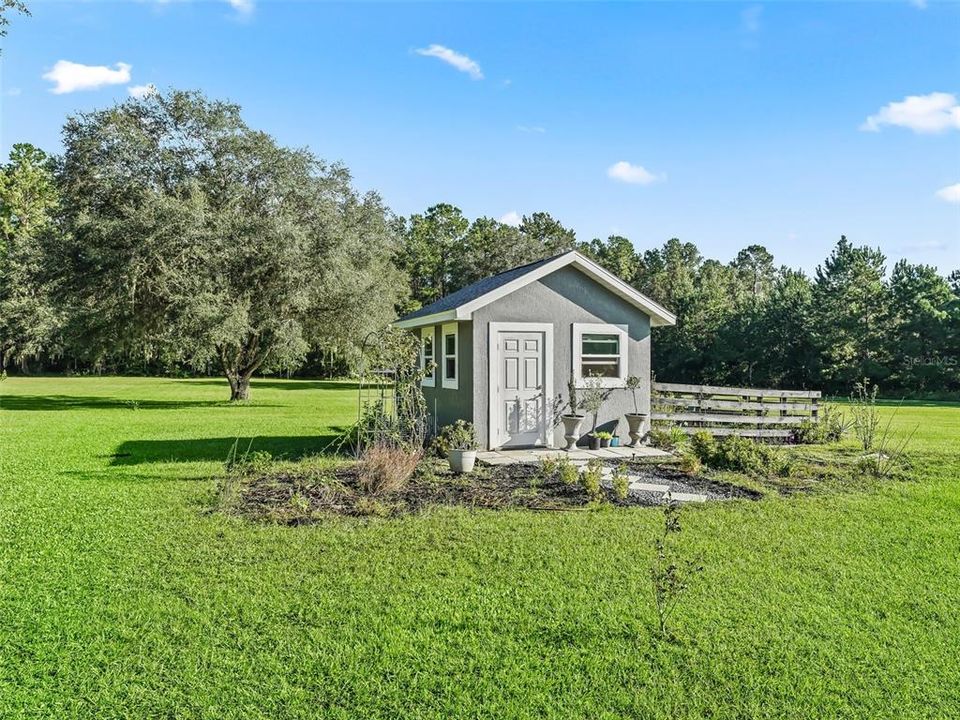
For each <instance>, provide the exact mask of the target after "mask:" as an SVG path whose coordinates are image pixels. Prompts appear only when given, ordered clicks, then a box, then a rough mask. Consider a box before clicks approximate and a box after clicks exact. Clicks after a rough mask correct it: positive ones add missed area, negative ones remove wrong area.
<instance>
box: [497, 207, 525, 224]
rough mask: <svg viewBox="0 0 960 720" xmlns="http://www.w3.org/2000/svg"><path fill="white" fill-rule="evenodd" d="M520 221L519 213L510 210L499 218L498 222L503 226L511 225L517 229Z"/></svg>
mask: <svg viewBox="0 0 960 720" xmlns="http://www.w3.org/2000/svg"><path fill="white" fill-rule="evenodd" d="M522 219H523V218H521V217H520V213H518V212H517V211H516V210H511V211H510V212H508V213H505V214H503V215H501V216H500V222H502V223H503V224H504V225H513V227H519V226H520V221H521V220H522Z"/></svg>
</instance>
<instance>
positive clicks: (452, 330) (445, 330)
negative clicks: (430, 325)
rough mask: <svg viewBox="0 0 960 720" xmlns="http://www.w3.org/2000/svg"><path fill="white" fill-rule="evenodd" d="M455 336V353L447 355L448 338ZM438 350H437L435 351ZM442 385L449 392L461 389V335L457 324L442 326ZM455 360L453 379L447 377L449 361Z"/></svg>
mask: <svg viewBox="0 0 960 720" xmlns="http://www.w3.org/2000/svg"><path fill="white" fill-rule="evenodd" d="M448 335H453V353H452V354H450V353H447V336H448ZM434 350H436V349H434ZM440 358H441V362H440V363H439V364H440V384H441V385H442V386H443V387H444V388H446V389H447V390H459V389H460V333H459V327H458V325H457V323H447V324H445V325H441V326H440ZM450 358H453V377H452V378H448V377H447V360H449V359H450Z"/></svg>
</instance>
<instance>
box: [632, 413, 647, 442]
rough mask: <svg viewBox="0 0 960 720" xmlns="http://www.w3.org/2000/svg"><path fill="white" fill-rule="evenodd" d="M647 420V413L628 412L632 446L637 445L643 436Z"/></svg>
mask: <svg viewBox="0 0 960 720" xmlns="http://www.w3.org/2000/svg"><path fill="white" fill-rule="evenodd" d="M646 420H647V414H646V413H627V425H629V426H630V447H636V446H637V445H638V444H639V443H640V438H642V437H643V424H644V423H645V422H646Z"/></svg>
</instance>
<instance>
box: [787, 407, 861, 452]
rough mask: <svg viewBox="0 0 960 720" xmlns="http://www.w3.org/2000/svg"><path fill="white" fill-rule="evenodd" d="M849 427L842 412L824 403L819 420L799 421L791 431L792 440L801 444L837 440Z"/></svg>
mask: <svg viewBox="0 0 960 720" xmlns="http://www.w3.org/2000/svg"><path fill="white" fill-rule="evenodd" d="M849 427H850V426H849V425H848V424H847V422H846V418H845V417H844V414H843V413H842V412H840V411H839V410H837V409H835V408H833V407H831V406H830V405H824V406H823V409H822V410H821V412H820V419H819V422H814V421H813V420H804V421H803V422H801V423H800V425H799V427H797V429H796V430H794V432H793V441H794V442H796V443H800V444H801V445H815V444H820V443H831V442H838V441H839V440H840V439H841V438H843V436H844V434H845V433H846V432H847V429H848V428H849Z"/></svg>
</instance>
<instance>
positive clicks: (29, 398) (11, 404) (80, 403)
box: [0, 395, 263, 410]
mask: <svg viewBox="0 0 960 720" xmlns="http://www.w3.org/2000/svg"><path fill="white" fill-rule="evenodd" d="M218 405H221V406H225V405H229V403H228V402H226V401H220V400H135V399H131V400H122V399H120V398H114V397H96V396H92V395H4V396H0V410H185V409H187V408H197V407H216V406H218ZM261 407H263V406H261Z"/></svg>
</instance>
